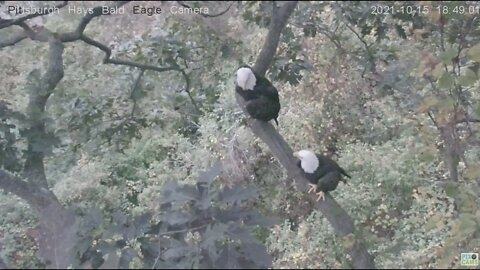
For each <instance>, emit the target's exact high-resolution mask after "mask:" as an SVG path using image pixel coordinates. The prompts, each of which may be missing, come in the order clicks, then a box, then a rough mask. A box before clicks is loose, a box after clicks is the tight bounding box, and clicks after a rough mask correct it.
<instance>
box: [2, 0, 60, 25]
mask: <svg viewBox="0 0 480 270" xmlns="http://www.w3.org/2000/svg"><path fill="white" fill-rule="evenodd" d="M67 4H68V1H63V3H61V4H60V5H58V6H53V7H52V8H48V9H45V10H44V11H45V12H35V13H32V14H28V15H26V16H23V17H21V18H17V19H12V20H0V29H3V28H7V27H9V26H12V25H20V23H23V22H25V21H26V20H29V19H33V18H35V17H39V16H44V15H48V14H50V13H52V12H53V11H55V10H57V9H60V8H63V7H64V6H66V5H67Z"/></svg>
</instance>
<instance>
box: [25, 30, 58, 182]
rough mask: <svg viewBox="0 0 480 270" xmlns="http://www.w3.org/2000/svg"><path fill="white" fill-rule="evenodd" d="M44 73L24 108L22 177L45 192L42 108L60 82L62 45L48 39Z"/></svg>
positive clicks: (43, 111) (43, 110)
mask: <svg viewBox="0 0 480 270" xmlns="http://www.w3.org/2000/svg"><path fill="white" fill-rule="evenodd" d="M49 43H50V44H49V45H50V50H49V59H48V62H49V63H48V68H47V72H45V74H44V75H43V77H42V78H41V80H40V83H39V84H38V85H37V86H36V87H35V88H34V89H31V92H30V97H29V103H28V108H27V117H28V122H29V126H30V127H29V131H28V135H27V140H28V149H27V152H26V161H25V165H24V177H25V179H27V181H29V182H31V183H36V184H37V185H38V186H40V187H43V188H45V189H48V185H47V178H46V176H45V168H44V164H43V158H44V153H43V152H42V151H41V150H40V149H39V146H40V145H43V144H44V142H43V141H42V139H44V138H46V137H47V136H46V131H45V120H44V114H45V104H46V103H47V100H48V97H49V96H50V95H51V94H52V92H53V90H54V89H55V87H56V86H57V84H58V82H60V80H61V79H62V78H63V57H62V54H63V44H62V43H61V42H60V41H58V40H56V39H54V38H53V37H52V38H51V40H50V42H49Z"/></svg>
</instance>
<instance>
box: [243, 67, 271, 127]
mask: <svg viewBox="0 0 480 270" xmlns="http://www.w3.org/2000/svg"><path fill="white" fill-rule="evenodd" d="M235 91H237V93H238V94H240V95H241V96H242V97H243V99H244V100H245V101H246V108H247V112H248V114H250V116H251V117H252V118H255V119H259V120H262V121H266V122H268V121H270V120H272V119H273V120H275V123H276V124H277V126H278V121H277V118H278V112H279V111H280V99H279V97H278V91H277V88H275V87H274V86H273V85H272V84H271V83H270V81H268V80H267V79H266V78H264V77H262V76H260V75H258V74H257V73H256V72H255V71H254V70H253V69H252V68H251V67H249V66H246V65H244V66H242V67H240V68H239V69H238V70H237V79H236V80H235Z"/></svg>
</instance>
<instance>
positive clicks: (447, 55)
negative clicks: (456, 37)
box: [440, 48, 457, 64]
mask: <svg viewBox="0 0 480 270" xmlns="http://www.w3.org/2000/svg"><path fill="white" fill-rule="evenodd" d="M456 56H457V50H455V49H454V48H449V49H447V50H445V51H444V52H442V53H441V54H440V59H442V62H443V63H445V64H450V63H451V62H452V59H453V58H455V57H456Z"/></svg>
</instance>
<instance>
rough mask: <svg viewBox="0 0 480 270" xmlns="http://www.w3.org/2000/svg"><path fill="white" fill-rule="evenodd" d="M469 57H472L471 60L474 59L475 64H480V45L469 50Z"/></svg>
mask: <svg viewBox="0 0 480 270" xmlns="http://www.w3.org/2000/svg"><path fill="white" fill-rule="evenodd" d="M467 54H468V56H470V59H472V60H473V61H475V62H480V43H478V44H477V45H475V46H473V47H471V48H470V49H469V50H468V53H467Z"/></svg>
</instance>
